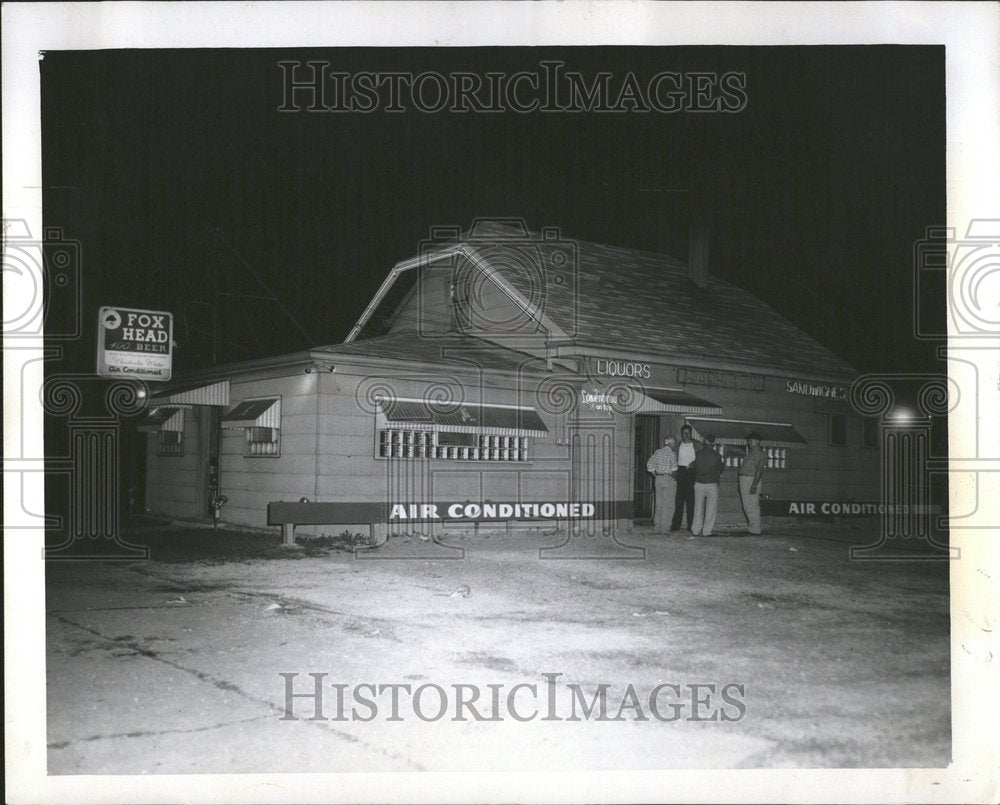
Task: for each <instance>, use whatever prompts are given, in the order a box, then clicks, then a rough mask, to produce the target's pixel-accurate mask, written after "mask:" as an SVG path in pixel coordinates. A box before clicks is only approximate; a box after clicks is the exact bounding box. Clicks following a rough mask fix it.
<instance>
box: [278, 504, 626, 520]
mask: <svg viewBox="0 0 1000 805" xmlns="http://www.w3.org/2000/svg"><path fill="white" fill-rule="evenodd" d="M631 517H632V501H631V500H599V501H586V502H569V501H551V502H538V503H521V502H508V501H490V500H484V501H468V500H467V501H461V502H457V501H456V502H450V501H449V502H436V503H410V502H406V501H399V502H392V503H363V502H346V501H345V502H340V503H311V502H306V503H295V502H290V501H276V502H273V503H269V504H268V506H267V522H268V525H281V524H282V523H295V524H297V525H331V524H337V523H386V522H387V523H414V522H452V523H458V522H479V523H481V522H487V521H497V522H502V521H504V520H627V519H629V518H631Z"/></svg>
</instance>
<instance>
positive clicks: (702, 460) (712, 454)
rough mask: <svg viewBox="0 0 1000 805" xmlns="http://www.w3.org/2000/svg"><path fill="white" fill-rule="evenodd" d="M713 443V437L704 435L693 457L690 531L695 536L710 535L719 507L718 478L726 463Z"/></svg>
mask: <svg viewBox="0 0 1000 805" xmlns="http://www.w3.org/2000/svg"><path fill="white" fill-rule="evenodd" d="M714 445H715V437H714V436H706V437H705V444H704V446H703V447H702V449H701V450H699V451H698V455H697V456H695V459H694V523H693V524H692V525H691V533H692V534H694V535H695V536H696V537H697V536H702V537H710V536H712V529H713V528H715V514H716V512H717V511H718V508H719V479H720V478H721V477H722V471H723V470H724V469H725V468H726V465H725V463H724V462H723V461H722V456H720V455H719V454H718V453H717V452H716V451H715V447H714Z"/></svg>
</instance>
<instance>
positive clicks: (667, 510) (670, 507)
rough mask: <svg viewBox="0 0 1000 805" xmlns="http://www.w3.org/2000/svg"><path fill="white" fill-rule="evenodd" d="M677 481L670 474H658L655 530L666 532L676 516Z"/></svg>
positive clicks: (654, 518)
mask: <svg viewBox="0 0 1000 805" xmlns="http://www.w3.org/2000/svg"><path fill="white" fill-rule="evenodd" d="M676 494H677V482H676V481H675V480H674V479H673V477H672V476H670V475H668V474H664V475H657V476H656V501H655V506H656V508H655V509H654V512H653V530H654V531H658V532H660V533H661V534H666V533H667V531H668V530H669V529H670V522H671V520H672V518H673V516H674V496H675V495H676Z"/></svg>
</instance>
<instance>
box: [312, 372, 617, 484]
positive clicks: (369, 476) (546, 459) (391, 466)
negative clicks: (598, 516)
mask: <svg viewBox="0 0 1000 805" xmlns="http://www.w3.org/2000/svg"><path fill="white" fill-rule="evenodd" d="M446 381H447V378H446V377H445V376H442V377H440V378H435V377H434V376H432V375H427V376H422V377H419V378H414V377H409V378H407V377H403V376H396V377H391V376H382V377H378V378H364V377H361V376H360V375H354V376H350V375H345V374H336V375H328V376H324V378H323V380H322V383H323V394H322V397H321V410H322V416H321V425H320V460H319V467H320V476H319V487H320V496H321V499H323V500H331V501H337V500H343V501H350V500H359V499H361V500H372V499H384V498H385V495H386V494H387V493H388V494H389V496H390V497H397V496H403V495H404V493H410V492H412V493H413V494H414V495H415V496H416V499H412V501H413V502H421V500H422V499H423V497H422V496H423V495H431V494H432V495H433V496H434V497H435V498H437V499H439V500H443V499H461V500H464V499H465V498H467V497H469V498H475V499H478V498H480V497H489V498H491V499H496V500H501V499H502V500H517V499H518V497H519V496H521V497H522V499H524V500H529V501H530V500H536V501H542V500H548V499H549V498H550V496H551V491H552V490H551V489H550V488H547V487H546V486H544V485H539V484H538V483H537V482H528V481H527V479H528V478H530V477H532V476H534V475H535V474H537V473H543V472H551V470H553V469H556V470H557V472H556V474H557V475H558V474H559V473H560V472H561V473H562V474H563V475H565V474H567V473H568V472H569V468H570V461H569V450H568V447H567V446H566V445H558V444H556V439H557V438H558V436H559V431H558V429H557V428H556V427H555V424H554V420H553V417H552V415H550V414H548V413H547V412H546V411H545V410H544V409H541V408H539V407H538V406H536V409H537V410H539V413H540V415H541V416H542V419H543V420H544V421H545V423H546V425H547V426H548V428H549V434H548V436H546V437H545V438H534V439H532V440H531V442H530V447H529V450H530V457H531V460H530V462H529V463H527V464H514V463H503V462H482V463H479V462H457V461H449V460H405V459H404V460H397V461H393V460H385V459H379V458H376V457H375V447H376V442H375V440H376V433H375V416H374V413H373V412H371V411H368V410H364V409H363V408H362V407H361V406H359V403H358V397H359V396H361V395H359V391H358V389H359V386H360V387H361V388H366V387H367V386H369V385H371V384H373V383H378V384H379V385H384V386H387V387H390V388H392V389H393V390H394V393H395V394H397V395H398V396H401V397H414V398H421V397H423V396H424V394H425V393H426V390H427V389H428V387H429V386H431V385H433V384H434V383H437V382H441V383H444V382H446ZM512 385H513V384H512ZM481 394H485V395H486V399H487V400H488V401H489V402H491V403H498V404H507V405H514V404H521V405H525V404H529V403H528V400H529V399H531V398H532V397H533V396H534V395H533V391H528V390H523V391H522V392H521V393H519V392H518V390H517V389H515V388H513V387H506V388H503V387H496V386H492V385H491V386H490V387H489V388H486V389H481V388H479V387H478V381H476V382H475V383H472V382H470V383H469V384H467V385H466V386H465V389H464V399H465V400H466V401H467V402H477V401H479V400H480V395H481ZM621 428H622V433H623V438H626V437H625V435H624V434H626V433H627V429H628V426H627V424H625V425H622V426H621ZM373 493H374V494H375V495H376V496H377V497H375V498H373V497H372V495H373Z"/></svg>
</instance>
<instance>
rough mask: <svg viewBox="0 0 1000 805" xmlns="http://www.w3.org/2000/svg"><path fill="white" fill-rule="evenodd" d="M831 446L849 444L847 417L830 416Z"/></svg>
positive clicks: (842, 415)
mask: <svg viewBox="0 0 1000 805" xmlns="http://www.w3.org/2000/svg"><path fill="white" fill-rule="evenodd" d="M830 444H833V445H845V444H847V417H846V416H845V415H844V414H830Z"/></svg>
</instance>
